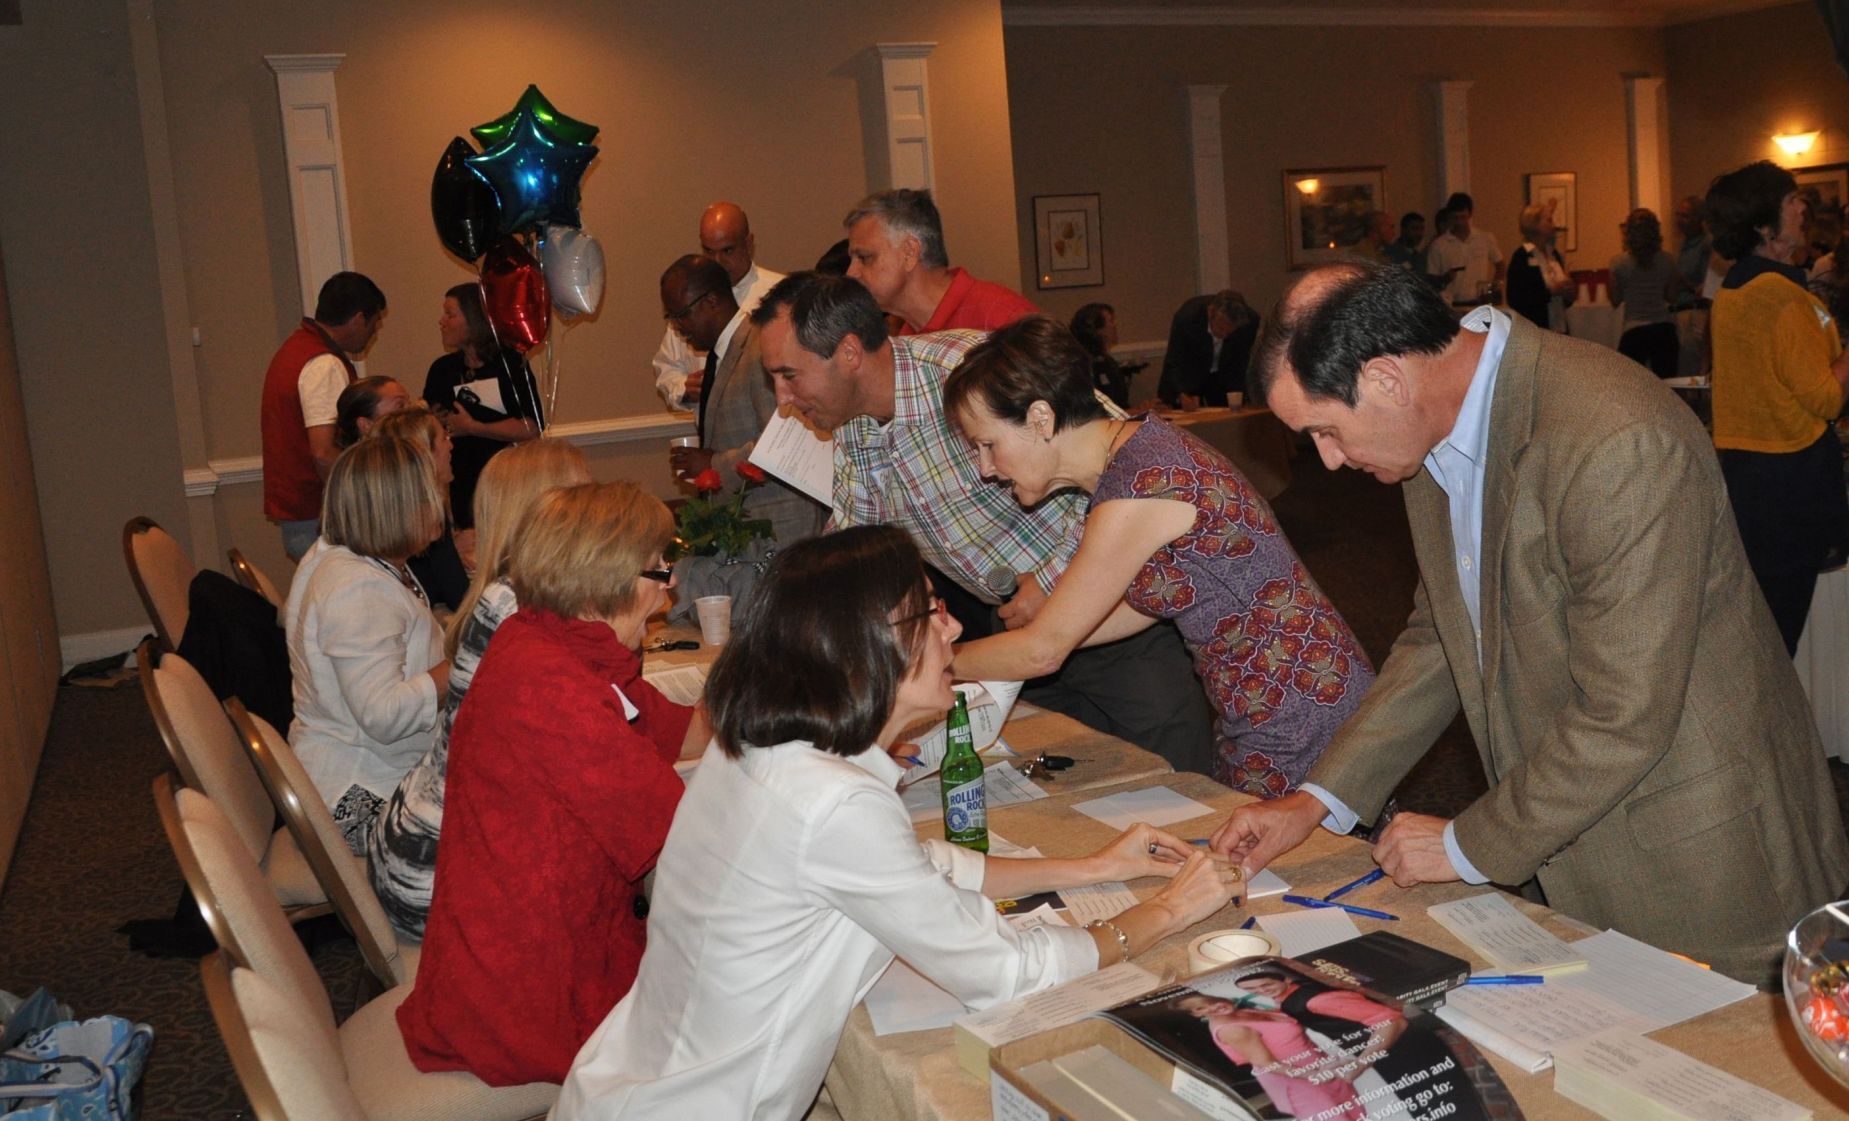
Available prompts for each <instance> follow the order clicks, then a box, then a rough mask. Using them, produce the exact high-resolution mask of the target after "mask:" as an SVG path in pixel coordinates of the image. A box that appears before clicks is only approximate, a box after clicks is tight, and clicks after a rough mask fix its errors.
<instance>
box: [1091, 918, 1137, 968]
mask: <svg viewBox="0 0 1849 1121" xmlns="http://www.w3.org/2000/svg"><path fill="white" fill-rule="evenodd" d="M1097 927H1103V928H1104V929H1105V930H1108V931H1110V932H1111V937H1113V938H1115V939H1117V948H1118V949H1120V950H1122V951H1123V957H1121V958H1118V959H1117V960H1118V961H1129V960H1130V939H1129V936H1128V935H1126V934H1124V932H1123V928H1121V927H1119V926H1118V925H1117V924H1116V923H1114V922H1112V921H1111V920H1109V919H1093V920H1091V921H1090V922H1088V923H1086V924H1085V929H1086V930H1092V929H1094V928H1097Z"/></svg>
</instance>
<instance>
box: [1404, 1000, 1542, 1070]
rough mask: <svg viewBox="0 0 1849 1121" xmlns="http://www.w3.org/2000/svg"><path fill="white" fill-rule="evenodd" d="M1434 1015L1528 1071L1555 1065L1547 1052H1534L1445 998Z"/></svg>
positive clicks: (1475, 1041) (1468, 1037)
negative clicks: (1444, 1001)
mask: <svg viewBox="0 0 1849 1121" xmlns="http://www.w3.org/2000/svg"><path fill="white" fill-rule="evenodd" d="M1433 1015H1435V1016H1437V1017H1438V1018H1439V1019H1440V1020H1443V1021H1444V1022H1445V1023H1447V1024H1450V1025H1451V1026H1452V1027H1453V1028H1456V1029H1457V1031H1458V1034H1460V1035H1462V1036H1463V1037H1464V1038H1466V1039H1468V1040H1470V1042H1472V1043H1474V1044H1476V1045H1477V1046H1478V1047H1480V1048H1482V1049H1483V1050H1485V1051H1494V1052H1495V1053H1496V1054H1498V1055H1501V1056H1502V1057H1503V1058H1505V1059H1507V1060H1509V1061H1510V1062H1512V1063H1514V1064H1515V1065H1516V1067H1517V1068H1519V1069H1521V1070H1525V1071H1527V1072H1528V1073H1529V1074H1538V1073H1540V1072H1541V1071H1544V1070H1546V1069H1547V1068H1548V1067H1550V1066H1553V1065H1554V1060H1553V1059H1551V1058H1549V1057H1548V1054H1547V1052H1545V1051H1537V1050H1535V1049H1534V1048H1532V1047H1529V1046H1527V1045H1526V1044H1522V1043H1517V1042H1515V1040H1513V1039H1511V1038H1509V1036H1508V1035H1506V1034H1505V1033H1503V1032H1499V1031H1497V1030H1496V1029H1495V1028H1492V1027H1490V1026H1489V1025H1488V1024H1485V1023H1483V1022H1482V1021H1480V1020H1478V1019H1477V1018H1476V1017H1475V1016H1471V1015H1469V1014H1467V1013H1464V1012H1460V1011H1459V1010H1458V1008H1457V1005H1456V1004H1454V1003H1451V1002H1449V1001H1447V1002H1446V1003H1445V1004H1444V1005H1442V1006H1441V1007H1440V1008H1439V1009H1438V1010H1437V1011H1436V1012H1434V1013H1433Z"/></svg>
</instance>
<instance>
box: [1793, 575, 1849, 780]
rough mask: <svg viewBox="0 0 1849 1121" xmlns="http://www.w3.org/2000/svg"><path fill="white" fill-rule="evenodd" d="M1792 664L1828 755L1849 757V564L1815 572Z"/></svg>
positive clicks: (1831, 756)
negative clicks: (1814, 586)
mask: <svg viewBox="0 0 1849 1121" xmlns="http://www.w3.org/2000/svg"><path fill="white" fill-rule="evenodd" d="M1794 664H1795V665H1796V666H1797V670H1798V680H1800V681H1802V682H1803V683H1804V691H1805V692H1806V693H1807V694H1809V695H1810V707H1811V711H1812V712H1814V713H1815V714H1816V716H1817V731H1818V732H1819V733H1820V734H1821V735H1822V736H1823V753H1824V755H1826V756H1828V757H1830V758H1832V759H1842V760H1844V761H1846V762H1849V569H1843V568H1837V569H1832V570H1830V571H1829V572H1826V573H1824V574H1823V575H1821V576H1819V577H1817V594H1816V595H1814V596H1812V597H1811V601H1810V616H1809V618H1807V619H1805V621H1804V637H1803V638H1800V639H1799V640H1798V655H1797V658H1796V659H1795V663H1794Z"/></svg>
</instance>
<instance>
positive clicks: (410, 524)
mask: <svg viewBox="0 0 1849 1121" xmlns="http://www.w3.org/2000/svg"><path fill="white" fill-rule="evenodd" d="M442 529H443V495H442V492H441V491H440V490H439V489H438V487H437V482H436V476H435V474H434V471H433V469H432V466H431V462H430V455H429V453H428V452H426V451H424V449H422V448H420V447H418V446H417V445H416V444H414V443H412V442H410V441H407V440H404V439H401V438H397V437H388V436H379V437H374V438H373V439H370V440H362V441H361V442H360V443H358V444H356V445H354V446H353V447H351V448H348V449H347V450H346V451H345V452H343V453H341V456H340V458H339V459H337V460H335V461H334V467H333V469H332V470H331V471H330V472H329V473H328V478H327V492H326V497H325V499H324V500H323V506H322V511H321V538H320V540H318V541H316V542H315V544H314V547H313V548H311V549H309V551H308V552H307V553H306V554H304V555H303V557H302V560H301V563H300V565H299V566H298V567H297V568H296V570H295V580H294V582H293V583H291V584H290V585H289V602H288V604H287V605H286V606H285V607H284V620H283V626H284V630H285V631H286V632H287V637H288V643H289V669H290V671H291V672H292V673H293V674H294V677H295V723H294V724H292V725H290V728H289V743H290V744H291V745H292V746H293V747H294V748H295V752H296V754H297V755H299V756H300V757H301V760H302V766H303V767H304V768H305V769H306V770H307V771H308V774H309V777H310V778H312V779H313V780H314V783H315V789H317V790H319V791H320V792H321V797H322V798H324V799H326V801H327V804H328V808H329V809H330V810H332V811H333V814H334V821H335V823H336V824H337V825H339V826H340V829H341V832H342V833H343V834H344V835H345V836H346V839H347V845H348V847H350V848H351V849H352V850H353V852H354V855H356V856H358V855H364V854H365V852H366V833H367V830H369V829H370V828H371V826H372V822H373V819H374V818H375V817H377V816H378V813H379V808H380V807H381V806H383V805H384V803H385V799H387V798H389V797H391V794H392V790H393V789H394V788H396V787H397V785H398V780H399V778H400V777H402V776H403V774H404V772H405V771H406V770H408V769H409V768H410V766H411V764H413V763H415V762H417V760H418V757H419V756H421V755H423V754H424V752H425V751H426V750H427V749H428V748H429V747H430V743H431V737H432V736H433V735H434V734H435V732H436V726H437V699H438V698H439V697H441V696H442V695H443V690H444V688H445V687H446V685H447V683H448V680H449V662H448V661H446V660H445V659H444V657H443V636H442V632H440V631H439V630H438V629H437V623H436V619H435V618H434V617H433V616H432V615H431V614H430V606H429V603H428V602H427V600H426V597H425V595H424V589H423V587H422V586H420V585H419V584H418V582H417V578H416V577H415V576H412V575H411V571H410V569H408V568H407V567H405V562H406V560H407V559H409V558H410V557H411V556H412V555H413V554H416V553H419V552H421V551H423V549H424V548H425V547H426V546H428V545H429V544H430V542H431V541H433V540H435V538H436V536H437V535H438V534H439V533H441V532H442Z"/></svg>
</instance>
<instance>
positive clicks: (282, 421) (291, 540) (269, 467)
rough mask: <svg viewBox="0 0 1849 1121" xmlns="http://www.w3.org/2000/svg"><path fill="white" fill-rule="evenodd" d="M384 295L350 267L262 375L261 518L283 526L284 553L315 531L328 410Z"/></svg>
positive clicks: (330, 420) (374, 329)
mask: <svg viewBox="0 0 1849 1121" xmlns="http://www.w3.org/2000/svg"><path fill="white" fill-rule="evenodd" d="M384 314H385V293H383V292H381V291H379V286H378V285H376V284H374V283H373V282H372V281H371V280H368V279H367V278H366V277H364V276H361V275H360V274H359V273H356V272H337V273H335V274H334V275H333V276H330V277H328V278H327V283H325V284H323V285H322V286H321V294H320V296H319V297H317V298H316V300H315V316H314V318H313V319H304V320H302V325H301V326H300V327H297V328H296V329H295V332H294V333H293V334H291V335H290V336H289V337H288V338H286V339H284V340H283V344H282V346H281V347H280V348H278V349H277V351H276V356H275V357H274V358H271V359H270V369H269V372H268V373H266V374H265V375H264V376H263V411H262V416H261V420H262V424H263V516H264V517H266V518H268V519H270V520H271V521H273V522H275V523H276V524H277V525H278V526H280V527H281V528H282V545H283V551H284V552H286V553H288V554H289V559H290V560H300V559H301V557H302V554H303V553H306V552H307V551H308V547H309V546H310V545H313V544H314V543H315V538H316V537H317V536H318V535H319V534H320V532H321V486H322V481H323V480H325V479H326V478H327V472H328V468H330V467H332V466H333V465H334V460H335V458H336V457H337V456H339V454H340V451H339V449H337V448H336V447H335V446H334V413H335V406H336V404H337V402H338V401H339V399H340V391H341V390H343V389H345V388H346V387H347V386H348V384H350V383H351V382H352V381H353V378H354V370H353V360H352V357H351V356H352V355H355V354H359V353H361V352H363V351H364V350H365V349H366V348H367V347H368V346H369V345H371V343H372V339H373V336H374V335H376V334H377V333H378V331H379V319H380V318H381V317H382V316H383V315H384Z"/></svg>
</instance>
